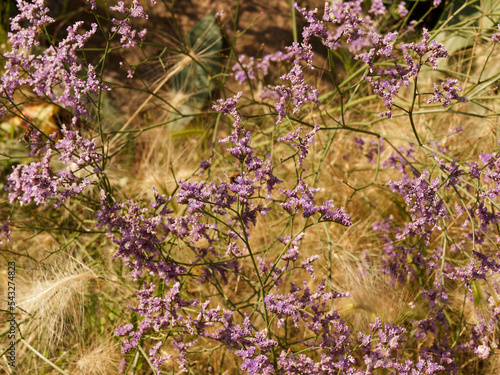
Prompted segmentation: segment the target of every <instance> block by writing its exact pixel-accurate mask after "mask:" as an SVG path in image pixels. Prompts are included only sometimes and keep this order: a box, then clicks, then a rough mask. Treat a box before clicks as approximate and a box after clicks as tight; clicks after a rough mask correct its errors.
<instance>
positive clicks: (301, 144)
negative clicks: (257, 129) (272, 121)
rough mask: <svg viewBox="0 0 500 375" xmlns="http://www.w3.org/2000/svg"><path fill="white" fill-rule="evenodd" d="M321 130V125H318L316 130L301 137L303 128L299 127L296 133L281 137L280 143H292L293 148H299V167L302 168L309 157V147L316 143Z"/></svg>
mask: <svg viewBox="0 0 500 375" xmlns="http://www.w3.org/2000/svg"><path fill="white" fill-rule="evenodd" d="M318 130H319V125H316V126H315V127H314V129H313V130H312V131H311V132H309V133H307V134H306V135H305V136H304V137H300V133H301V132H302V126H299V127H298V128H297V130H296V131H294V132H292V133H288V134H287V135H286V136H284V137H279V138H278V139H277V141H278V142H286V141H288V142H291V143H292V146H294V147H297V148H298V150H299V163H298V164H299V166H302V163H303V161H304V159H305V158H306V157H307V154H308V151H309V145H310V144H312V143H313V142H314V135H315V134H316V133H317V131H318Z"/></svg>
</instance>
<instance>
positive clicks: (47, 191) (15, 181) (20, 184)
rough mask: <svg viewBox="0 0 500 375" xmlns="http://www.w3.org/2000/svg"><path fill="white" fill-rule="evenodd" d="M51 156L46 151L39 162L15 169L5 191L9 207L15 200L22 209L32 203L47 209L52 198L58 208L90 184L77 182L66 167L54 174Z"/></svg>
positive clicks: (85, 181) (82, 181)
mask: <svg viewBox="0 0 500 375" xmlns="http://www.w3.org/2000/svg"><path fill="white" fill-rule="evenodd" d="M51 156H52V151H51V150H48V151H47V153H46V154H45V156H44V157H43V159H42V161H40V162H32V163H30V164H20V165H17V166H15V167H14V169H13V171H12V173H11V174H10V175H9V176H8V177H7V186H6V188H5V189H6V190H7V191H9V200H10V202H11V203H12V202H14V201H16V200H18V201H19V202H20V204H21V205H23V204H29V203H31V202H35V203H36V204H37V205H40V204H43V205H46V204H47V200H48V199H51V198H55V199H56V202H55V203H54V207H56V208H58V207H59V206H60V205H61V204H63V203H64V202H65V201H66V200H67V199H68V198H69V197H70V196H75V195H77V194H80V193H81V192H82V191H83V190H84V189H85V187H86V186H88V185H90V184H91V181H90V180H88V179H83V180H82V179H80V178H77V177H76V176H75V175H74V174H73V172H72V171H71V170H70V169H69V167H68V168H67V169H66V170H61V171H59V172H57V173H56V172H54V170H53V169H52V167H51V165H50V159H51Z"/></svg>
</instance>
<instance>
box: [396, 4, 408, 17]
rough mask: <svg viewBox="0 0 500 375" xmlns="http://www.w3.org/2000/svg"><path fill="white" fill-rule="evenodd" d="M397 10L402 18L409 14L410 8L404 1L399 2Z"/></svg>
mask: <svg viewBox="0 0 500 375" xmlns="http://www.w3.org/2000/svg"><path fill="white" fill-rule="evenodd" d="M397 12H398V14H399V16H400V17H401V18H405V17H406V16H407V15H408V9H406V2H404V1H402V2H400V3H399V4H398V8H397Z"/></svg>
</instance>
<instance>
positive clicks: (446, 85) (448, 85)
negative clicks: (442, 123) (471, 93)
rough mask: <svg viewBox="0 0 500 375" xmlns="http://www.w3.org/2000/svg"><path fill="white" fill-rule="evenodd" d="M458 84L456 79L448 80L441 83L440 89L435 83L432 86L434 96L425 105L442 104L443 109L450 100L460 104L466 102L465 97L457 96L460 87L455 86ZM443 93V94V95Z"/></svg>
mask: <svg viewBox="0 0 500 375" xmlns="http://www.w3.org/2000/svg"><path fill="white" fill-rule="evenodd" d="M457 83H458V81H457V80H456V79H451V78H448V79H447V80H446V82H442V83H441V89H442V90H441V89H440V88H439V86H438V85H436V83H435V82H433V85H434V95H433V96H432V97H431V98H430V99H429V100H427V104H431V103H436V102H439V103H441V104H443V107H447V106H449V105H450V103H451V101H452V100H457V101H459V102H462V103H466V102H468V100H467V99H466V98H465V96H460V95H458V93H457V92H458V91H462V89H461V88H460V86H455V85H456V84H457ZM443 91H444V92H445V94H444V95H443Z"/></svg>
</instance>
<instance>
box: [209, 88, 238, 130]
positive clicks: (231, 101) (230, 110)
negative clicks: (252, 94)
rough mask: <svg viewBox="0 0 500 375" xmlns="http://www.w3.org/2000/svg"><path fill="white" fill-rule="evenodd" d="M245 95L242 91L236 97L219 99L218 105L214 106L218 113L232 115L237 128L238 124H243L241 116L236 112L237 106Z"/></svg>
mask: <svg viewBox="0 0 500 375" xmlns="http://www.w3.org/2000/svg"><path fill="white" fill-rule="evenodd" d="M242 95H243V91H240V92H239V93H237V94H236V95H235V96H233V97H232V98H228V99H226V100H224V99H219V100H217V103H219V104H218V105H217V104H215V105H213V106H212V108H213V109H215V110H216V111H218V112H221V113H223V114H224V115H227V114H230V115H231V116H233V117H234V119H235V122H234V124H233V125H234V127H237V126H238V124H239V123H240V122H241V116H240V114H239V113H238V111H237V110H236V106H237V105H238V102H239V100H240V98H241V96H242Z"/></svg>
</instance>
